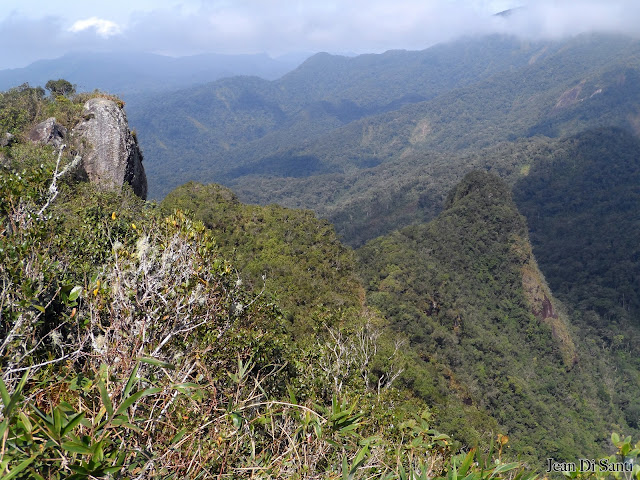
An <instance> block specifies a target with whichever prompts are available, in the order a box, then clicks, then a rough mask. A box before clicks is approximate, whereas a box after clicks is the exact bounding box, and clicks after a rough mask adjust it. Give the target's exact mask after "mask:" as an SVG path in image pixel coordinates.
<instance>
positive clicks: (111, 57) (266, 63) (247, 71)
mask: <svg viewBox="0 0 640 480" xmlns="http://www.w3.org/2000/svg"><path fill="white" fill-rule="evenodd" d="M307 56H308V54H303V53H300V54H290V55H286V56H282V57H279V58H276V59H274V58H271V57H269V56H268V55H266V54H256V55H222V54H202V55H193V56H187V57H176V58H174V57H167V56H163V55H154V54H150V53H138V52H132V53H123V52H117V53H102V52H84V53H69V54H67V55H64V56H62V57H60V58H57V59H54V60H39V61H37V62H34V63H32V64H31V65H29V66H27V67H24V68H15V69H9V70H0V89H1V90H7V89H9V88H12V87H15V86H18V85H21V84H22V83H25V82H28V83H30V84H31V85H32V86H37V85H40V86H44V85H45V83H46V82H47V81H48V80H52V79H53V80H56V79H58V78H64V79H66V80H68V81H69V82H71V83H73V84H75V85H77V86H78V90H79V91H86V90H94V89H96V88H97V89H100V90H104V91H108V92H110V93H114V94H119V95H122V96H123V97H125V98H126V99H127V100H129V99H130V98H131V97H132V96H133V95H137V94H148V93H151V92H159V91H166V90H177V89H180V88H186V87H189V86H192V85H197V84H202V83H206V82H210V81H212V80H216V79H219V78H223V77H231V76H236V75H255V76H258V77H262V78H265V79H276V78H278V77H281V76H282V75H284V74H285V73H287V72H288V71H290V70H292V69H294V68H295V67H297V66H298V65H299V64H300V63H301V62H303V61H304V59H305V58H306V57H307Z"/></svg>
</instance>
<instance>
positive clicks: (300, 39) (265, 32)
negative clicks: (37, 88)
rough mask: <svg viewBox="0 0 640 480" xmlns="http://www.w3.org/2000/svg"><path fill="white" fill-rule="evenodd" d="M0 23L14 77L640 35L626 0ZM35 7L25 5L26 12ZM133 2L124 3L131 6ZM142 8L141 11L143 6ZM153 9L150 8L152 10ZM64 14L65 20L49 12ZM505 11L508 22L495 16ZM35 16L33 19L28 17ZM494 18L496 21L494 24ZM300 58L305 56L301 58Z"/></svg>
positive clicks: (17, 14)
mask: <svg viewBox="0 0 640 480" xmlns="http://www.w3.org/2000/svg"><path fill="white" fill-rule="evenodd" d="M6 3H8V5H7V10H6V11H5V12H6V13H5V16H4V17H2V16H0V39H1V40H2V43H3V44H4V45H9V46H10V47H9V48H5V52H3V53H4V55H3V56H2V61H0V69H9V68H21V67H25V66H27V65H30V64H31V63H33V62H34V61H37V60H41V59H55V58H59V57H61V56H63V55H65V54H67V53H71V52H78V51H84V52H94V51H95V52H102V53H107V52H114V53H117V52H136V53H153V54H157V55H163V56H168V57H174V58H175V57H185V56H194V55H199V54H227V55H238V54H248V55H250V54H266V55H268V56H270V57H271V58H274V59H277V58H279V57H281V56H282V55H291V54H293V55H296V54H298V55H299V54H300V53H305V54H308V55H312V54H313V53H316V52H328V53H332V54H339V55H348V56H353V55H358V54H365V53H382V52H385V51H388V50H414V51H415V50H424V49H426V48H428V47H430V46H433V45H435V44H438V43H444V42H448V41H452V40H455V39H457V38H459V37H462V36H476V35H480V36H484V35H488V34H506V35H515V36H518V37H521V38H525V39H533V40H540V39H558V38H562V37H568V36H575V35H578V34H581V33H587V32H603V33H620V34H625V35H632V36H636V35H638V34H640V29H639V28H638V25H640V5H638V4H637V3H636V2H633V1H630V0H617V1H616V0H614V1H608V2H604V1H601V0H580V1H576V2H569V1H552V0H543V1H541V2H537V3H536V4H535V5H523V2H514V1H508V0H506V1H490V0H475V1H474V0H448V1H440V2H433V1H432V2H419V1H417V0H403V1H400V2H394V3H393V4H390V3H389V2H386V1H382V0H376V1H372V2H365V1H364V0H357V1H354V2H350V3H349V4H347V5H343V4H340V3H338V2H333V3H326V2H325V3H319V2H307V3H305V4H303V5H301V4H296V3H291V2H290V1H286V0H272V1H270V2H265V3H258V2H255V1H252V0H246V1H243V2H233V3H228V2H227V3H225V2H219V1H212V2H204V1H197V0H185V1H182V2H180V3H179V4H173V3H171V2H169V1H166V2H155V3H154V4H151V3H149V2H145V1H143V0H138V1H137V2H133V3H134V5H129V4H127V3H126V2H123V1H114V2H110V4H109V5H108V6H104V5H102V6H97V5H84V4H80V3H79V2H75V1H71V0H69V1H67V2H63V3H66V4H68V5H69V8H66V9H61V8H60V7H59V6H58V7H56V8H57V10H48V8H50V7H48V6H47V5H48V4H45V3H44V2H42V4H41V5H40V7H41V8H40V10H36V9H34V8H33V7H34V5H32V6H31V8H30V9H29V10H25V8H24V7H21V6H20V5H22V4H21V3H19V2H17V1H13V0H10V1H8V2H6ZM35 3H40V2H32V4H35ZM129 3H131V2H129ZM147 3H149V4H148V5H145V4H147ZM155 5H158V6H155ZM61 10H64V11H65V15H64V16H63V15H61V14H60V13H57V12H59V11H61ZM505 11H510V14H509V15H504V14H502V15H500V13H503V12H505ZM34 12H36V13H34ZM497 14H498V15H497ZM308 55H307V56H308Z"/></svg>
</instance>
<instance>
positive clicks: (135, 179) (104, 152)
mask: <svg viewBox="0 0 640 480" xmlns="http://www.w3.org/2000/svg"><path fill="white" fill-rule="evenodd" d="M82 115H83V120H82V121H81V122H80V123H79V124H78V125H77V126H76V127H75V128H74V129H73V131H72V139H73V144H74V149H75V150H76V153H77V154H79V155H80V156H82V165H83V167H84V169H85V171H86V172H87V175H88V177H89V180H90V181H91V182H93V183H95V184H97V185H99V186H101V187H104V188H106V189H119V188H121V187H122V185H123V184H125V183H128V184H130V185H131V186H132V187H133V191H134V192H135V194H136V195H138V196H139V197H141V198H143V199H146V197H147V177H146V175H145V172H144V166H143V165H142V152H141V151H140V148H139V146H138V143H137V141H136V139H135V137H134V136H133V135H132V134H131V132H130V130H129V124H128V122H127V117H126V115H125V113H124V111H123V110H122V109H121V108H120V107H119V106H118V105H117V104H116V103H115V102H114V101H113V100H110V99H107V98H101V97H96V98H92V99H91V100H89V101H88V102H87V103H86V104H85V105H84V109H83V112H82Z"/></svg>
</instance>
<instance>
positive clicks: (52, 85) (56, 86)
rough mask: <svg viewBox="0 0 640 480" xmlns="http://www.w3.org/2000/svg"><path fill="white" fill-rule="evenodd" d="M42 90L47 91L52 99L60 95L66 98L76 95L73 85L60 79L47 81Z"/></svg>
mask: <svg viewBox="0 0 640 480" xmlns="http://www.w3.org/2000/svg"><path fill="white" fill-rule="evenodd" d="M44 88H46V89H47V90H49V91H50V92H51V95H53V96H54V97H57V96H60V95H63V96H67V95H72V94H74V93H76V87H75V85H72V84H71V83H70V82H68V81H67V80H64V79H62V78H61V79H58V80H49V81H48V82H47V84H46V85H45V86H44Z"/></svg>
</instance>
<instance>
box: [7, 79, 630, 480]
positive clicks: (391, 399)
mask: <svg viewBox="0 0 640 480" xmlns="http://www.w3.org/2000/svg"><path fill="white" fill-rule="evenodd" d="M52 86H53V84H52ZM59 93H60V94H56V93H54V92H53V91H52V93H51V94H50V95H46V94H45V91H44V90H43V89H41V88H39V87H37V88H32V87H29V86H27V85H23V86H21V87H19V88H16V89H13V90H11V91H8V92H4V93H3V94H2V96H1V97H0V111H1V112H2V120H3V124H2V127H3V129H5V130H6V131H8V132H10V133H11V135H10V136H6V135H5V137H4V138H5V139H6V140H7V141H6V145H5V146H4V147H2V165H1V166H0V169H1V170H0V191H1V192H2V195H1V196H0V219H1V221H2V223H1V228H2V229H1V230H0V252H1V253H2V256H3V262H2V263H0V276H1V278H2V290H1V292H0V293H1V301H0V306H1V317H0V319H1V323H0V331H1V336H0V338H1V339H2V342H1V344H0V362H1V363H0V368H1V370H0V371H1V378H0V401H1V402H2V407H1V410H0V412H1V413H0V436H1V437H2V439H3V440H2V444H1V446H0V469H1V470H0V472H1V473H0V474H1V475H2V478H6V479H10V478H18V479H27V478H29V479H31V478H38V479H45V478H46V479H53V478H76V479H82V478H180V477H183V478H184V477H186V478H211V477H217V478H291V477H294V478H342V479H348V478H403V479H404V478H447V476H450V475H455V476H457V475H458V474H460V475H464V476H467V475H471V478H477V479H489V478H518V479H525V478H526V479H531V478H534V477H535V473H533V472H532V470H534V469H533V468H531V467H528V468H527V467H526V466H525V465H523V464H522V463H520V462H510V460H511V459H513V456H512V455H510V454H509V453H508V452H507V451H506V450H507V449H506V445H508V443H509V442H508V440H507V438H506V437H504V436H502V437H499V439H498V441H497V443H494V438H493V437H494V433H496V432H497V430H496V432H494V431H493V430H492V429H491V425H492V424H490V423H487V424H486V425H485V429H486V430H487V437H486V440H487V443H483V444H476V442H475V439H473V438H469V439H464V438H462V437H459V438H458V439H455V438H451V437H450V436H449V435H446V434H444V433H440V431H439V430H437V429H436V428H435V427H436V425H437V424H440V423H442V424H446V422H444V421H443V420H442V419H443V418H445V417H444V416H443V417H441V416H440V413H439V412H438V410H437V408H436V407H435V405H434V404H430V403H428V402H427V401H426V399H425V398H422V397H421V396H419V395H417V394H415V393H414V391H413V390H412V389H410V388H408V387H407V386H405V385H404V384H403V382H401V381H400V380H399V376H400V374H401V373H402V372H404V371H405V370H406V368H407V365H408V363H409V362H411V361H414V355H413V354H412V353H411V352H407V351H405V350H404V349H402V348H401V346H400V345H399V344H398V343H396V340H397V339H396V338H395V334H393V332H391V331H390V330H388V329H387V328H386V321H385V320H384V318H383V317H382V316H381V315H380V314H379V313H378V312H376V311H375V310H374V309H371V308H370V307H368V306H367V304H366V301H365V299H364V296H363V288H362V285H361V284H360V282H359V280H358V277H357V274H356V271H355V257H354V254H353V252H352V251H351V250H349V248H348V247H344V246H342V245H341V244H340V243H339V241H338V240H337V239H336V236H335V233H334V232H333V229H332V228H331V226H330V225H329V224H327V222H325V221H319V220H317V219H316V218H315V217H314V216H313V215H311V214H310V213H309V212H302V211H292V210H287V209H283V208H281V207H268V208H263V207H251V206H245V205H242V204H240V203H239V202H238V201H237V200H236V199H235V198H234V197H233V195H232V194H231V193H230V192H229V191H228V190H226V189H224V188H221V187H216V186H210V187H201V186H197V185H194V184H192V185H187V186H185V187H184V189H183V190H182V191H179V192H176V193H175V195H174V196H173V198H172V199H167V201H166V202H165V204H163V205H162V206H161V207H158V206H156V205H154V204H150V203H145V202H144V201H142V200H141V199H140V198H138V197H136V196H135V195H134V194H133V193H132V191H131V189H130V188H129V187H127V186H125V187H123V189H122V191H109V190H105V189H104V188H98V187H96V186H95V185H93V184H91V183H87V182H86V181H85V179H86V177H84V178H83V177H82V176H79V175H75V174H71V173H69V172H71V170H69V169H68V168H67V167H68V166H69V165H71V164H73V161H74V158H73V155H72V154H69V153H66V152H65V151H64V149H62V148H60V149H54V147H52V146H49V145H46V144H39V143H33V142H31V141H30V140H28V136H27V133H28V131H29V130H30V128H31V127H32V126H33V125H34V124H36V123H37V122H39V121H41V120H43V119H44V118H47V117H48V116H49V115H53V116H55V117H56V118H59V119H60V121H61V122H63V126H65V127H66V128H72V127H73V126H74V125H75V124H76V123H77V122H79V121H80V120H81V118H82V113H81V112H82V105H83V104H84V102H85V101H86V100H88V99H89V98H90V97H92V96H104V94H102V93H100V92H95V93H93V94H87V95H84V94H83V95H76V94H74V93H73V89H65V91H64V92H59ZM198 195H201V197H200V198H201V199H202V198H208V196H210V195H212V196H217V200H218V202H216V203H215V204H211V203H207V205H208V206H212V208H211V209H207V208H205V204H204V203H200V207H198V205H199V204H198ZM184 201H189V202H190V204H191V205H192V206H193V207H194V208H195V210H196V213H197V215H198V216H202V217H203V219H204V222H203V221H200V220H198V219H197V218H195V217H194V216H193V215H192V214H190V213H187V212H184V211H182V210H180V209H175V207H176V206H178V205H179V204H180V202H184ZM269 243H271V244H272V245H268V244H269ZM252 252H253V253H252ZM261 262H262V263H261ZM236 265H238V266H237V267H236ZM314 272H317V275H316V274H315V273H314ZM258 276H259V277H260V278H258ZM263 276H264V279H263V278H262V277H263ZM292 277H293V278H292ZM245 279H246V283H245ZM261 280H262V281H263V284H262V285H261V284H260V281H261ZM316 292H317V293H319V294H321V296H320V297H318V298H316ZM323 292H324V293H323ZM322 295H325V296H322ZM318 299H319V300H321V301H322V303H319V302H318ZM443 415H444V414H443ZM620 442H622V443H621V445H622V444H624V442H625V440H624V439H623V440H620ZM471 443H473V446H474V448H471V445H470V444H471ZM626 444H627V445H628V444H629V442H628V441H627V442H626Z"/></svg>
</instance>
